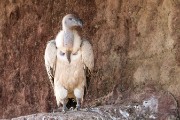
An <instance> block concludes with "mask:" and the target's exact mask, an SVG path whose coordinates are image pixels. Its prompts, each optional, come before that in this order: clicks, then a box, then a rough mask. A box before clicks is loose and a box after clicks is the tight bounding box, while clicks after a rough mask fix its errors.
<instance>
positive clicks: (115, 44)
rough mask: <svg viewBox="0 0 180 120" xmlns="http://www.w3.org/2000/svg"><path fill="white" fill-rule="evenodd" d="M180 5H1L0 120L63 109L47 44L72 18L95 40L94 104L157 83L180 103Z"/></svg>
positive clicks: (51, 0) (50, 0)
mask: <svg viewBox="0 0 180 120" xmlns="http://www.w3.org/2000/svg"><path fill="white" fill-rule="evenodd" d="M179 8H180V2H179V1H178V0H174V1H169V0H156V1H153V0H150V1H148V2H147V1H145V0H136V1H127V0H106V1H104V0H91V1H88V0H81V1H77V0H61V1H59V0H43V1H41V2H40V1H38V0H30V1H29V0H9V1H8V0H1V1H0V76H1V78H0V106H1V109H0V118H11V117H15V116H20V115H27V114H32V113H36V112H47V111H50V110H51V109H52V108H54V107H55V106H56V102H55V98H54V94H53V90H52V88H51V85H50V82H49V80H48V77H47V74H46V71H45V67H44V56H43V54H44V49H45V45H46V42H47V41H49V40H51V39H54V38H55V36H56V34H57V33H58V31H59V30H60V29H61V20H62V18H63V16H64V15H66V14H68V13H75V14H78V15H79V16H80V17H81V18H82V19H83V21H84V22H85V26H84V28H83V30H82V33H81V34H82V35H83V36H84V37H86V38H87V39H89V40H90V42H91V43H92V45H93V49H94V54H95V70H94V73H93V75H92V77H91V80H90V85H89V88H88V95H87V96H86V100H85V102H87V101H93V100H94V99H95V98H99V97H102V96H106V95H107V94H108V93H110V92H112V90H113V87H114V86H118V87H116V88H118V90H119V91H124V90H127V89H128V88H130V89H133V88H134V87H139V88H141V86H142V85H143V86H144V85H149V84H153V85H155V87H157V88H158V89H160V88H161V89H165V90H167V91H169V92H171V93H172V94H174V95H175V96H176V98H177V99H178V100H179V101H180V92H179V91H180V81H179V78H180V67H179V65H180V54H179V53H180V43H179V42H180V41H179V38H180V34H179V28H180V17H179V14H180V13H179V12H180V10H179Z"/></svg>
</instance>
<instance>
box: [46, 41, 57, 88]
mask: <svg viewBox="0 0 180 120" xmlns="http://www.w3.org/2000/svg"><path fill="white" fill-rule="evenodd" d="M56 53H57V48H56V42H55V40H51V41H49V42H48V43H47V45H46V49H45V55H44V59H45V66H46V70H47V74H48V77H49V79H50V82H51V84H52V87H54V74H55V69H56Z"/></svg>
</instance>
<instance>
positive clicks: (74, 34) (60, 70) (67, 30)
mask: <svg viewBox="0 0 180 120" xmlns="http://www.w3.org/2000/svg"><path fill="white" fill-rule="evenodd" d="M82 26H83V22H82V20H81V19H80V18H79V17H77V16H76V15H73V14H68V15H66V16H64V17H63V20H62V30H61V31H60V32H59V33H58V34H57V36H56V38H55V40H50V41H49V42H48V43H47V45H46V49H45V54H44V59H45V67H46V70H47V74H48V77H49V79H50V82H51V84H52V87H53V89H54V95H55V97H56V102H57V105H58V107H59V106H60V105H61V104H62V106H63V107H62V111H63V112H66V111H67V107H66V104H67V102H68V99H69V98H74V99H75V100H76V102H77V104H76V109H77V110H80V108H81V103H82V102H83V96H84V91H85V88H86V82H87V81H86V76H87V74H86V73H87V72H86V71H87V70H88V71H90V72H91V71H92V70H93V68H94V55H93V49H92V45H91V44H90V42H89V41H88V40H86V39H82V37H81V36H80V35H79V33H78V31H77V28H78V27H82Z"/></svg>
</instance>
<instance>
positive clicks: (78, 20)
mask: <svg viewBox="0 0 180 120" xmlns="http://www.w3.org/2000/svg"><path fill="white" fill-rule="evenodd" d="M77 24H78V26H80V27H83V21H82V20H81V19H77Z"/></svg>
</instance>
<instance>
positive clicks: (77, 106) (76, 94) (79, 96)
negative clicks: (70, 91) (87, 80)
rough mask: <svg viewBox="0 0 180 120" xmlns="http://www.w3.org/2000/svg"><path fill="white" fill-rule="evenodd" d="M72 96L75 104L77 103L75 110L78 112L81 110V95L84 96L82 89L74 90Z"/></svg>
mask: <svg viewBox="0 0 180 120" xmlns="http://www.w3.org/2000/svg"><path fill="white" fill-rule="evenodd" d="M74 95H75V97H76V102H77V104H76V109H77V110H80V108H81V101H82V99H83V95H84V88H76V89H75V90H74Z"/></svg>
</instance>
